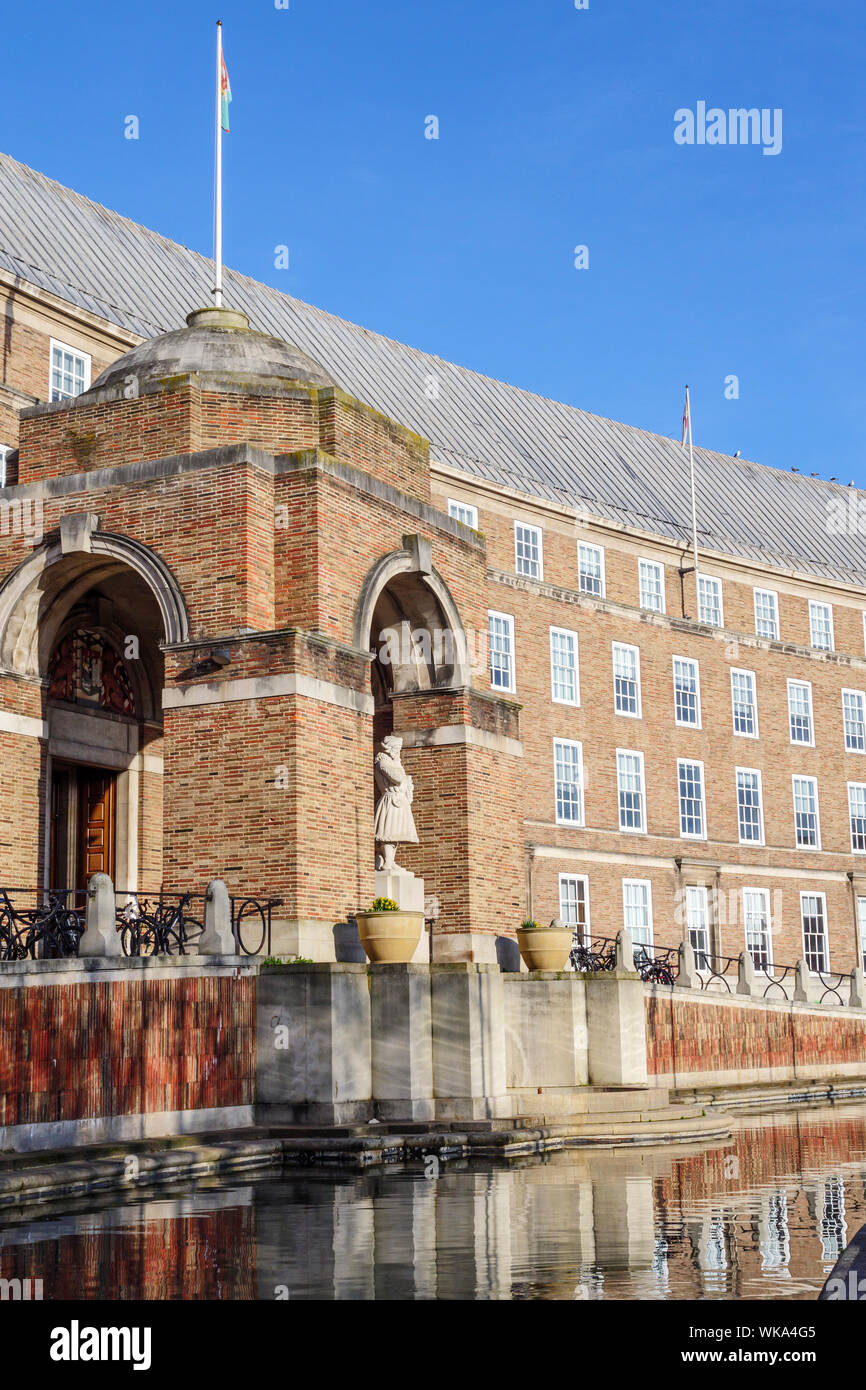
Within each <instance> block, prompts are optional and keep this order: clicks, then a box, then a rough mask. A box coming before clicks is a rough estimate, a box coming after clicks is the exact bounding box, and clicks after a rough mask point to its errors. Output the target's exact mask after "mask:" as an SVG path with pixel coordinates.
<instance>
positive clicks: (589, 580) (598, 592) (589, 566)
mask: <svg viewBox="0 0 866 1390" xmlns="http://www.w3.org/2000/svg"><path fill="white" fill-rule="evenodd" d="M577 584H578V588H579V589H580V591H581V593H582V594H595V596H596V598H604V551H603V550H602V548H601V546H600V545H588V544H587V543H586V542H585V541H581V542H580V544H579V545H578V547H577Z"/></svg>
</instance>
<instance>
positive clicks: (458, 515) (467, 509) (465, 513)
mask: <svg viewBox="0 0 866 1390" xmlns="http://www.w3.org/2000/svg"><path fill="white" fill-rule="evenodd" d="M448 515H449V516H450V517H452V518H453V520H454V521H462V522H463V525H464V526H471V527H472V529H473V531H477V530H478V508H477V507H471V506H470V505H469V503H468V502H455V501H454V498H453V497H449V498H448Z"/></svg>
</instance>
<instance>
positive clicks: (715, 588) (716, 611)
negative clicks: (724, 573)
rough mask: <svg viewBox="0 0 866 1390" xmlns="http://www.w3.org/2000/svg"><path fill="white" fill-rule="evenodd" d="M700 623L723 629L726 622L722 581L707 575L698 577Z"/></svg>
mask: <svg viewBox="0 0 866 1390" xmlns="http://www.w3.org/2000/svg"><path fill="white" fill-rule="evenodd" d="M698 622H699V623H706V624H707V626H708V627H721V626H722V624H723V622H724V613H723V611H722V581H721V579H711V578H710V577H709V575H707V574H699V575H698Z"/></svg>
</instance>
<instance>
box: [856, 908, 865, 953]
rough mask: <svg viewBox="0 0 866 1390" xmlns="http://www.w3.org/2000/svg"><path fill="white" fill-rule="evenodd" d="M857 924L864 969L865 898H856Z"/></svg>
mask: <svg viewBox="0 0 866 1390" xmlns="http://www.w3.org/2000/svg"><path fill="white" fill-rule="evenodd" d="M857 925H858V926H859V928H860V956H861V961H862V965H863V969H864V970H866V898H858V899H857Z"/></svg>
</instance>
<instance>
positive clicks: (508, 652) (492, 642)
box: [487, 612, 516, 690]
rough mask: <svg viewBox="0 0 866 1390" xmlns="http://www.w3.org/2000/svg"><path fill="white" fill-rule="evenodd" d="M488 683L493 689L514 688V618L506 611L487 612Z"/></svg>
mask: <svg viewBox="0 0 866 1390" xmlns="http://www.w3.org/2000/svg"><path fill="white" fill-rule="evenodd" d="M487 643H488V647H489V654H490V684H491V686H492V687H493V689H494V690H514V689H516V686H515V684H514V619H513V618H512V617H509V615H508V614H507V613H493V612H489V613H488V614H487Z"/></svg>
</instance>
